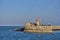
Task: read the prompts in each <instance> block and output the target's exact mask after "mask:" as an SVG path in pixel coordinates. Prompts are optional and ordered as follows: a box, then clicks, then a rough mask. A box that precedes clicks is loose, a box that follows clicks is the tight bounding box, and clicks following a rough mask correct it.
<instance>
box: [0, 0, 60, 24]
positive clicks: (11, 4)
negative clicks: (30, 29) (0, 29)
mask: <svg viewBox="0 0 60 40" xmlns="http://www.w3.org/2000/svg"><path fill="white" fill-rule="evenodd" d="M36 17H40V19H41V23H44V24H48V23H50V24H53V25H60V0H0V25H23V24H24V22H25V21H28V22H35V19H36Z"/></svg>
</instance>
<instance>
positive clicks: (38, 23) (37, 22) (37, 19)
mask: <svg viewBox="0 0 60 40" xmlns="http://www.w3.org/2000/svg"><path fill="white" fill-rule="evenodd" d="M36 24H37V26H39V25H40V19H39V18H38V17H37V18H36Z"/></svg>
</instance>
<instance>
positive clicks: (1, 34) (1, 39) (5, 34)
mask: <svg viewBox="0 0 60 40" xmlns="http://www.w3.org/2000/svg"><path fill="white" fill-rule="evenodd" d="M19 27H22V26H0V40H60V32H52V33H29V32H21V31H13V30H14V29H16V28H19Z"/></svg>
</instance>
